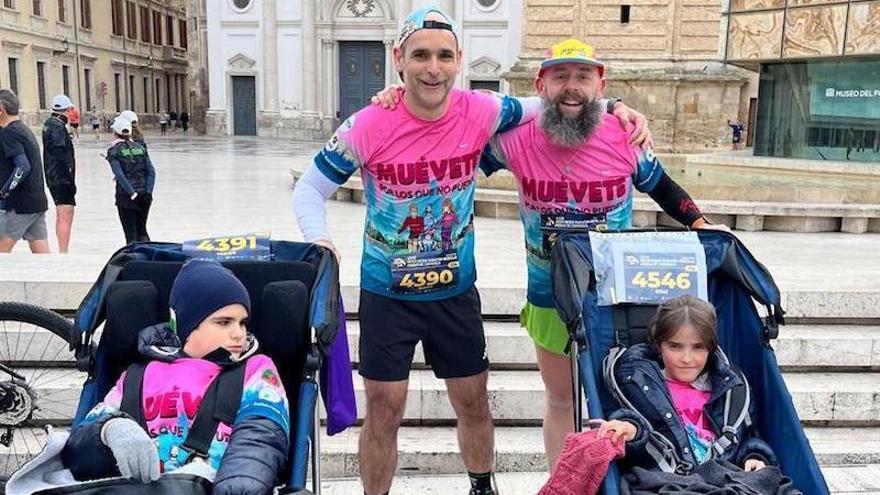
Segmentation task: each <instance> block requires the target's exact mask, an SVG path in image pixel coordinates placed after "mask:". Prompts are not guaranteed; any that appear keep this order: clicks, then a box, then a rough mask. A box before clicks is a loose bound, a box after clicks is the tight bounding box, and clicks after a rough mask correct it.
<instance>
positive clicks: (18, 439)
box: [0, 426, 880, 488]
mask: <svg viewBox="0 0 880 495" xmlns="http://www.w3.org/2000/svg"><path fill="white" fill-rule="evenodd" d="M59 430H63V428H62V429H59ZM805 431H806V434H807V438H808V439H809V440H810V444H811V445H812V446H813V451H814V452H815V453H816V456H817V458H818V460H819V462H820V464H822V465H823V466H827V467H831V466H835V467H837V466H840V467H848V468H853V471H850V472H851V473H852V472H856V473H857V472H858V471H859V470H858V469H856V468H857V467H860V466H861V467H864V466H868V465H873V466H869V468H868V469H867V471H866V472H872V473H873V474H874V475H876V473H877V469H878V467H877V465H880V453H878V452H877V448H876V444H877V442H880V428H810V427H808V428H805ZM359 433H360V428H359V427H354V428H350V429H348V430H346V431H345V432H342V433H340V434H338V435H334V436H332V437H328V436H326V435H323V434H322V437H321V463H322V464H321V472H322V473H323V476H324V477H325V478H326V479H332V478H343V477H356V476H357V475H358V464H357V448H358V442H357V438H358V435H359ZM45 438H46V435H45V431H44V430H43V429H42V428H34V427H31V428H19V429H16V431H15V436H14V441H13V443H12V446H11V448H6V447H0V471H2V468H3V466H5V465H6V463H7V462H8V460H9V457H10V456H13V455H21V454H24V453H27V452H30V453H31V454H35V453H36V452H38V451H39V450H40V449H41V448H42V446H43V444H44V443H45ZM398 452H399V460H398V473H401V474H403V475H425V474H428V475H443V474H458V473H464V472H465V471H464V466H463V465H462V463H461V457H460V456H459V452H458V441H457V439H456V431H455V428H453V427H438V426H434V427H418V426H404V427H401V428H400V433H399V436H398ZM495 459H496V461H495V463H496V471H497V472H499V473H522V472H540V471H543V470H544V469H546V468H545V460H544V443H543V436H542V433H541V429H540V428H539V427H504V426H502V427H496V429H495ZM829 481H831V480H829ZM842 488H843V487H842Z"/></svg>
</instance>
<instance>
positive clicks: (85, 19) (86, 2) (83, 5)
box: [79, 0, 92, 29]
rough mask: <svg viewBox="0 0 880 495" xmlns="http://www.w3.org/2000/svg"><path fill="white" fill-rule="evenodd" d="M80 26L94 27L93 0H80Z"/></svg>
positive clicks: (85, 27)
mask: <svg viewBox="0 0 880 495" xmlns="http://www.w3.org/2000/svg"><path fill="white" fill-rule="evenodd" d="M79 15H80V24H79V25H80V26H81V27H83V28H84V29H92V0H79Z"/></svg>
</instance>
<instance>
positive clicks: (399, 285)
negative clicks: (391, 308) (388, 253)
mask: <svg viewBox="0 0 880 495" xmlns="http://www.w3.org/2000/svg"><path fill="white" fill-rule="evenodd" d="M458 277H459V261H458V253H457V252H456V251H448V252H440V253H437V252H434V253H419V254H411V255H409V256H400V257H396V258H392V260H391V281H392V286H391V291H392V292H396V293H398V294H426V293H428V292H434V291H438V290H444V289H448V288H451V287H454V286H456V285H457V284H458Z"/></svg>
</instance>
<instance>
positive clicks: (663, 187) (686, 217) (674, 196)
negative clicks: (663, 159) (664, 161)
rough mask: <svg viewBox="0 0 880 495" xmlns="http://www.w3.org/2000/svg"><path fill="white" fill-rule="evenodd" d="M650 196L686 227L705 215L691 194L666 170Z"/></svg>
mask: <svg viewBox="0 0 880 495" xmlns="http://www.w3.org/2000/svg"><path fill="white" fill-rule="evenodd" d="M648 196H650V197H651V199H653V200H654V201H656V202H657V204H658V205H660V208H663V211H664V212H666V214H667V215H669V216H670V217H672V218H674V219H675V220H676V221H677V222H680V223H681V224H682V225H684V226H686V227H690V226H691V225H692V224H693V223H694V222H695V221H696V220H697V219H698V218H700V217H702V216H703V213H702V212H700V209H699V208H698V207H697V204H696V203H694V200H693V199H691V197H690V195H689V194H688V193H687V192H686V191H685V190H684V189H682V188H681V186H679V185H678V184H677V183H676V182H675V181H674V180H672V177H670V176H669V175H668V174H667V173H666V171H665V170H664V171H663V175H662V176H661V177H660V180H659V181H658V182H657V185H656V186H655V187H654V189H653V190H652V191H651V192H649V193H648Z"/></svg>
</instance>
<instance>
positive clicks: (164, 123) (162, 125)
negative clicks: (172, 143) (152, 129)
mask: <svg viewBox="0 0 880 495" xmlns="http://www.w3.org/2000/svg"><path fill="white" fill-rule="evenodd" d="M168 118H169V117H168V113H167V112H165V110H161V111H159V130H160V131H161V132H162V135H163V136H164V135H165V131H166V130H167V129H168Z"/></svg>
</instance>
